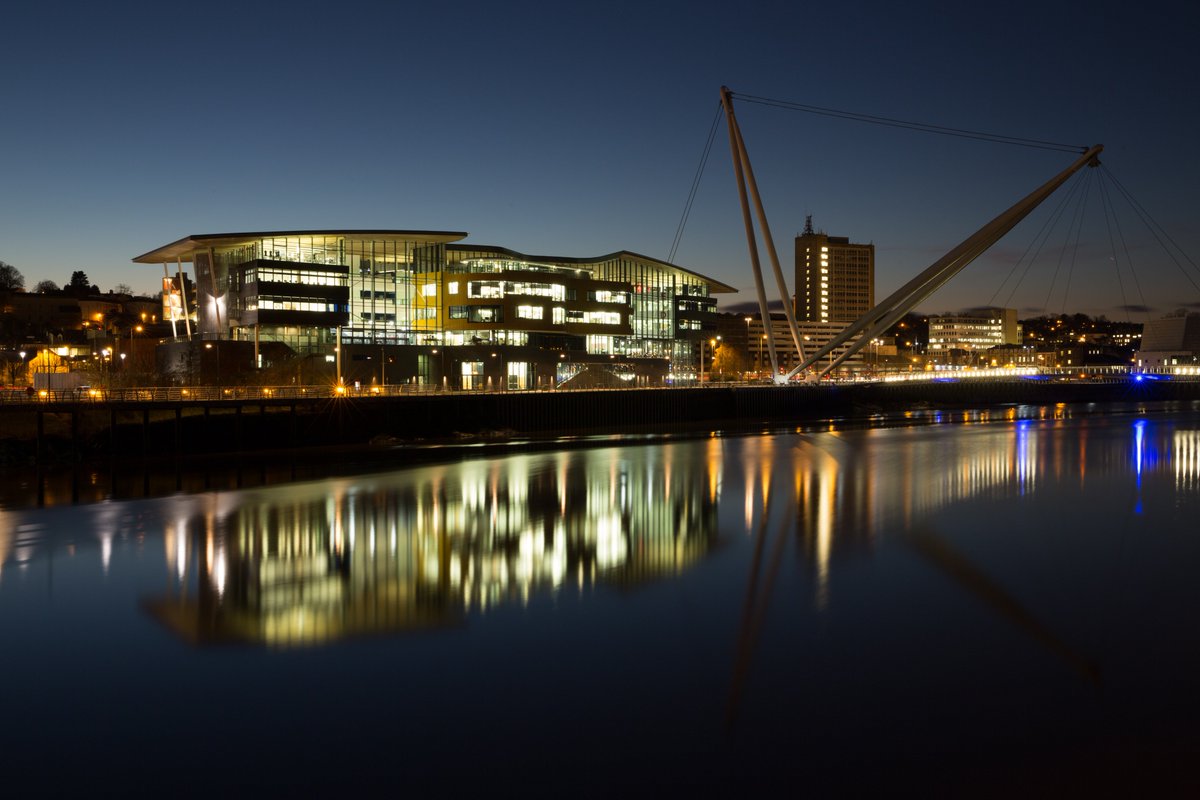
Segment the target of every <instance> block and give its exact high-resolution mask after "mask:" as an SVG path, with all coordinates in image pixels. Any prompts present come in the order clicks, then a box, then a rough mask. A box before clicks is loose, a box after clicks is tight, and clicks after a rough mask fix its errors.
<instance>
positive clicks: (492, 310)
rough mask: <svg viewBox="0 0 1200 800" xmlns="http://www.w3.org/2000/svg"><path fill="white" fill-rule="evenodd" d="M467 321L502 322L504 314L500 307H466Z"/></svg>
mask: <svg viewBox="0 0 1200 800" xmlns="http://www.w3.org/2000/svg"><path fill="white" fill-rule="evenodd" d="M467 309H468V310H467V319H468V320H469V321H470V322H503V321H504V314H503V313H501V309H500V306H468V307H467Z"/></svg>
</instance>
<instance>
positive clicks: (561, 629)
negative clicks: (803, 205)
mask: <svg viewBox="0 0 1200 800" xmlns="http://www.w3.org/2000/svg"><path fill="white" fill-rule="evenodd" d="M1042 416H1043V418H1041V419H1024V420H1018V419H1015V418H1014V419H1009V420H1004V419H1000V420H997V419H996V418H995V417H993V418H992V420H991V421H988V422H969V421H968V422H963V421H961V420H959V421H957V422H955V423H954V424H939V425H931V426H923V427H913V428H892V429H876V430H840V431H839V430H830V431H827V432H815V433H814V432H806V433H795V434H786V435H774V436H763V437H747V438H712V439H702V440H693V441H685V442H676V443H667V444H655V445H647V446H626V447H612V448H603V449H593V450H584V451H573V452H563V453H548V454H536V455H521V456H510V457H504V458H498V459H491V460H479V461H473V462H468V463H461V464H453V465H447V466H430V467H421V468H417V469H411V470H404V471H398V472H393V473H388V474H382V475H373V476H369V477H355V478H348V479H339V480H326V481H320V482H313V483H305V484H295V485H291V486H285V487H277V488H260V489H254V490H247V491H240V492H220V493H209V494H198V495H190V496H178V497H171V498H163V499H157V500H137V501H127V502H109V503H99V504H93V505H85V506H77V507H64V508H57V509H47V510H42V511H23V512H0V681H2V683H0V713H2V715H3V720H4V723H3V726H2V728H0V731H2V732H0V753H2V754H3V757H2V760H0V763H2V765H3V777H2V778H0V785H3V786H5V787H9V788H12V787H16V788H20V789H40V790H43V791H64V792H68V791H78V790H80V789H82V788H91V789H98V790H103V791H113V790H119V789H122V788H128V789H130V790H133V791H137V792H139V793H147V792H150V791H155V792H171V793H194V794H210V793H212V792H223V793H230V792H232V793H238V794H240V793H251V792H253V793H262V792H264V791H265V792H272V791H280V790H284V789H287V788H297V789H300V790H303V791H304V792H305V793H310V794H311V793H323V792H326V791H329V792H334V791H339V790H343V789H345V788H347V787H359V788H362V787H370V788H371V789H372V790H374V791H378V792H379V793H384V792H386V793H388V794H389V795H397V794H400V793H403V792H406V791H409V792H411V791H413V790H419V791H422V792H424V791H427V790H440V791H445V792H449V793H459V792H463V791H467V790H472V791H474V790H484V791H488V792H491V793H493V794H499V795H501V796H507V795H512V794H521V793H525V792H530V791H532V792H533V793H536V794H541V793H546V794H549V793H555V794H583V795H607V796H612V795H613V794H614V793H616V792H621V793H631V792H636V793H643V792H647V791H680V790H692V789H694V790H697V791H699V790H701V789H708V788H712V787H721V788H723V789H726V790H729V791H734V790H741V789H745V788H757V789H760V790H763V789H767V788H774V787H780V786H783V787H787V788H789V789H790V790H791V791H793V792H795V793H800V792H806V791H809V792H815V793H816V794H818V795H824V794H840V793H850V792H854V791H856V790H862V789H865V788H872V789H877V790H893V791H900V790H902V789H907V790H913V789H916V790H919V791H921V792H924V793H926V794H928V793H937V792H939V791H945V792H950V793H955V794H961V793H966V792H969V793H970V794H972V795H979V794H987V793H994V794H997V795H1004V794H1011V793H1013V792H1015V791H1021V792H1022V793H1024V794H1029V793H1030V791H1031V790H1039V791H1045V792H1051V791H1060V790H1078V789H1079V788H1081V787H1097V788H1109V789H1111V788H1114V787H1118V786H1120V787H1129V788H1146V787H1151V788H1166V787H1171V788H1177V789H1182V788H1183V787H1184V786H1186V784H1187V781H1189V780H1191V779H1192V775H1191V772H1192V771H1193V770H1192V765H1193V764H1194V763H1195V760H1194V759H1195V756H1196V755H1197V754H1200V725H1198V723H1200V623H1198V622H1197V619H1198V618H1200V617H1198V612H1200V579H1198V576H1200V524H1197V522H1198V519H1200V513H1198V512H1200V415H1194V414H1157V415H1156V414H1150V415H1137V414H1127V415H1126V414H1118V415H1111V416H1092V417H1086V418H1069V417H1067V416H1066V414H1065V412H1061V411H1060V412H1059V416H1062V417H1064V418H1058V419H1056V418H1054V417H1055V413H1054V412H1050V413H1047V414H1043V415H1042ZM1035 793H1036V792H1035ZM9 796H16V795H9Z"/></svg>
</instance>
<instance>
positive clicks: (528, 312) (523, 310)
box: [517, 306, 545, 319]
mask: <svg viewBox="0 0 1200 800" xmlns="http://www.w3.org/2000/svg"><path fill="white" fill-rule="evenodd" d="M544 315H545V309H544V308H542V307H541V306H517V319H542V318H543V317H544Z"/></svg>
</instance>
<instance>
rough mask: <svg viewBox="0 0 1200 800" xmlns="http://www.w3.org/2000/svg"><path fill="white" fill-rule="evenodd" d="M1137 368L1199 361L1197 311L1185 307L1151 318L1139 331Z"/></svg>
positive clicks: (1199, 337)
mask: <svg viewBox="0 0 1200 800" xmlns="http://www.w3.org/2000/svg"><path fill="white" fill-rule="evenodd" d="M1134 360H1135V362H1136V364H1137V366H1138V367H1142V368H1145V367H1151V368H1153V367H1175V366H1182V365H1194V364H1196V363H1198V362H1200V313H1197V312H1194V311H1193V312H1189V311H1187V310H1186V309H1182V308H1181V309H1179V310H1178V311H1174V312H1172V313H1170V314H1168V315H1167V316H1165V317H1163V318H1161V319H1155V320H1151V321H1149V322H1147V323H1146V325H1145V327H1144V328H1143V330H1142V347H1141V349H1140V350H1138V351H1137V354H1136V355H1135V356H1134Z"/></svg>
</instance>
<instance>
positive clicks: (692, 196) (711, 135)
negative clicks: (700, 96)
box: [667, 103, 721, 264]
mask: <svg viewBox="0 0 1200 800" xmlns="http://www.w3.org/2000/svg"><path fill="white" fill-rule="evenodd" d="M720 120H721V104H720V103H717V113H716V114H714V115H713V121H712V125H710V126H709V129H708V141H706V142H705V143H704V154H703V155H701V156H700V165H699V166H698V167H696V175H695V177H694V178H692V188H691V190H690V191H689V192H688V196H687V201H686V202H685V203H684V204H683V216H681V217H680V218H679V226H678V227H676V228H675V239H674V241H672V242H671V252H670V253H668V254H667V263H668V264H674V263H675V252H676V251H677V250H678V249H679V243H680V241H682V240H683V229H684V228H685V227H687V221H688V216H689V215H690V214H691V213H692V203H693V202H695V200H696V192H697V190H699V188H700V178H701V177H702V176H703V175H704V166H705V165H706V164H707V163H708V154H709V153H710V152H711V151H712V145H713V140H714V139H715V138H716V137H717V123H718V122H720Z"/></svg>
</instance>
